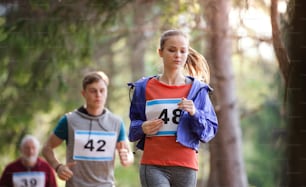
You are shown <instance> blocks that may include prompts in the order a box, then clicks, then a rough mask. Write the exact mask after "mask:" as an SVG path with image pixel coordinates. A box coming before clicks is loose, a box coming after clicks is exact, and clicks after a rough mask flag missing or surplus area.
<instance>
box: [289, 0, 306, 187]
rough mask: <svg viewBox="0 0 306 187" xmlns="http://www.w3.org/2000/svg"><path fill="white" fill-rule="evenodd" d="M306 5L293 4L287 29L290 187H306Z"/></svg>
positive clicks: (298, 1) (298, 0) (294, 0)
mask: <svg viewBox="0 0 306 187" xmlns="http://www.w3.org/2000/svg"><path fill="white" fill-rule="evenodd" d="M305 8H306V1H305V0H291V1H290V3H289V7H288V10H291V11H292V12H289V19H288V20H289V21H290V22H289V23H288V26H287V27H286V30H285V31H286V34H287V36H288V38H287V41H288V43H287V45H286V48H287V50H288V56H289V59H290V63H289V73H288V77H289V78H288V85H287V86H288V87H287V102H286V105H287V107H286V109H287V120H288V147H287V148H288V161H287V165H288V171H287V172H286V173H287V180H288V186H289V187H299V186H306V177H305V176H306V125H305V121H306V55H305V54H306V19H305V18H306V11H305Z"/></svg>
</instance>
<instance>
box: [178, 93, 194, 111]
mask: <svg viewBox="0 0 306 187" xmlns="http://www.w3.org/2000/svg"><path fill="white" fill-rule="evenodd" d="M177 105H178V108H179V109H182V110H185V111H186V112H188V113H189V114H190V115H191V116H193V115H194V114H195V113H196V108H195V106H194V103H193V101H192V100H187V99H186V98H184V97H183V98H182V101H181V102H179V103H178V104H177Z"/></svg>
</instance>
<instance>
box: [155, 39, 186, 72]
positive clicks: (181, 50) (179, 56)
mask: <svg viewBox="0 0 306 187" xmlns="http://www.w3.org/2000/svg"><path fill="white" fill-rule="evenodd" d="M188 48H189V43H188V40H187V38H185V37H184V36H181V35H176V36H171V37H169V38H168V39H167V40H166V41H165V43H164V47H163V49H159V50H158V52H159V56H160V57H162V58H163V62H164V68H165V69H167V70H175V69H180V68H183V67H184V65H185V63H186V60H187V56H188Z"/></svg>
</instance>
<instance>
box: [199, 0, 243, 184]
mask: <svg viewBox="0 0 306 187" xmlns="http://www.w3.org/2000/svg"><path fill="white" fill-rule="evenodd" d="M202 3H203V5H204V6H205V7H204V10H205V12H206V14H205V16H206V18H207V19H206V20H207V22H208V28H209V33H208V36H209V37H208V38H209V39H208V43H209V46H208V55H206V56H207V59H208V61H209V62H210V67H211V78H212V86H213V88H214V91H213V94H212V96H213V103H214V104H215V109H216V113H217V116H218V121H219V129H218V133H217V136H216V137H215V138H214V139H213V141H212V142H211V143H210V153H211V155H210V159H211V161H210V163H211V166H210V168H211V169H210V176H209V180H208V186H213V187H246V186H247V177H246V173H245V168H244V161H243V156H242V154H243V153H242V138H241V129H240V122H239V112H238V106H237V104H238V103H237V98H236V93H235V90H236V88H235V80H234V71H233V66H232V63H231V56H232V50H231V45H232V44H231V38H230V27H229V10H230V7H231V1H229V0H209V1H207V0H202Z"/></svg>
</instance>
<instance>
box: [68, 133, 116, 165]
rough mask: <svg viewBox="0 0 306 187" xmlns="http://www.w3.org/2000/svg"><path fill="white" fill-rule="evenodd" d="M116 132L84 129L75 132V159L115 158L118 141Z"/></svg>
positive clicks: (101, 159)
mask: <svg viewBox="0 0 306 187" xmlns="http://www.w3.org/2000/svg"><path fill="white" fill-rule="evenodd" d="M116 134H117V133H116V132H102V131H82V130H76V131H75V134H74V152H73V159H74V160H91V161H109V160H113V156H114V151H115V147H116V143H117V136H116Z"/></svg>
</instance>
